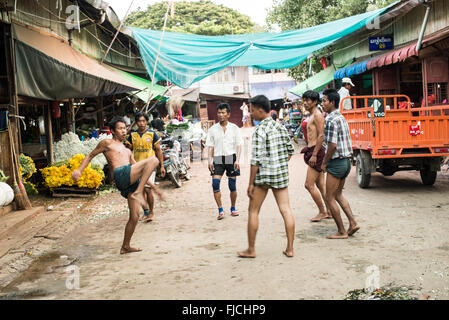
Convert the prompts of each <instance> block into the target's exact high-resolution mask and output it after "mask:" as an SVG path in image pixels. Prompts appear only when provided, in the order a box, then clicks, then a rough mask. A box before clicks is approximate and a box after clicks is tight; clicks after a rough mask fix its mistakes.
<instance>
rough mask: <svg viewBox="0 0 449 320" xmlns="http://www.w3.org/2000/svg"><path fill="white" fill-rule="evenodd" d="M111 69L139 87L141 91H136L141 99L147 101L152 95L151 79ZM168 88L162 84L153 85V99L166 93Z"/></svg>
mask: <svg viewBox="0 0 449 320" xmlns="http://www.w3.org/2000/svg"><path fill="white" fill-rule="evenodd" d="M111 69H112V70H113V71H114V72H115V73H117V74H118V75H119V76H120V77H122V78H123V79H125V80H127V81H128V82H129V83H131V84H132V85H133V86H134V87H136V88H138V89H139V91H134V92H135V95H136V97H138V98H139V99H140V100H142V101H144V102H147V101H148V98H149V95H150V89H151V81H149V80H146V79H143V78H141V77H138V76H135V75H133V74H131V73H128V72H125V71H122V70H119V69H116V68H112V67H111ZM166 90H167V89H166V88H165V87H163V86H160V85H158V84H155V85H153V91H152V94H151V99H156V98H158V97H160V96H162V95H164V94H165V92H166Z"/></svg>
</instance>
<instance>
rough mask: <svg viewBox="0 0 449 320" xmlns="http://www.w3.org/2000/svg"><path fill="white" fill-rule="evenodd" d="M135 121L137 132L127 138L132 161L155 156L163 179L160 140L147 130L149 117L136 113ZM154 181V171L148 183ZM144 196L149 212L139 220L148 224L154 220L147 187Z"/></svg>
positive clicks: (150, 192) (149, 188)
mask: <svg viewBox="0 0 449 320" xmlns="http://www.w3.org/2000/svg"><path fill="white" fill-rule="evenodd" d="M135 121H136V123H137V127H138V129H137V131H134V132H131V134H130V135H129V137H128V143H129V146H130V147H131V150H133V155H134V159H135V160H136V162H140V161H142V160H145V159H148V158H151V157H154V156H155V155H156V157H157V158H158V160H159V163H160V165H161V176H162V177H164V176H165V168H164V156H163V154H162V149H161V146H160V144H159V142H160V141H161V138H160V137H159V136H158V135H157V133H156V132H154V131H153V130H150V129H148V128H147V125H148V121H149V117H148V115H147V114H146V113H142V112H139V113H137V114H136V116H135ZM155 179H156V170H155V171H154V172H153V173H152V174H151V176H150V182H151V183H152V184H154V182H155ZM145 194H146V198H147V201H148V205H149V210H145V211H144V216H143V217H142V219H141V220H143V221H144V222H150V221H152V220H153V219H154V195H153V192H152V190H151V187H150V186H148V185H145Z"/></svg>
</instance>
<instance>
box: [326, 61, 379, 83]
mask: <svg viewBox="0 0 449 320" xmlns="http://www.w3.org/2000/svg"><path fill="white" fill-rule="evenodd" d="M369 60H370V59H368V60H365V61H363V62H359V63H355V64H353V65H350V66H348V67H345V68H342V69H339V70H337V71H336V72H335V73H334V78H335V79H343V78H345V77H352V76H354V75H356V74H361V73H364V72H365V71H366V70H367V64H368V61H369Z"/></svg>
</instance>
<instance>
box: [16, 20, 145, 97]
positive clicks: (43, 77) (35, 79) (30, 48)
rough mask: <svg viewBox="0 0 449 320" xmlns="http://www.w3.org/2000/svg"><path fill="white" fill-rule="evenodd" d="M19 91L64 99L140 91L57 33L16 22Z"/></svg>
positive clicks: (21, 93) (20, 93)
mask: <svg viewBox="0 0 449 320" xmlns="http://www.w3.org/2000/svg"><path fill="white" fill-rule="evenodd" d="M13 32H14V38H15V39H16V41H14V45H15V56H16V69H17V92H18V94H19V95H22V96H27V97H32V98H38V99H44V100H63V99H68V98H89V97H100V96H108V95H113V94H119V93H126V92H130V91H136V90H138V89H139V88H138V87H137V86H135V85H134V84H133V83H131V82H130V81H128V80H127V79H125V77H123V76H121V75H120V74H119V73H117V72H114V70H113V69H112V68H111V67H108V66H106V65H101V64H99V63H98V62H97V61H96V60H94V59H92V58H89V57H87V56H85V55H84V54H82V53H81V52H79V51H77V50H75V49H74V48H72V47H71V46H69V44H68V43H66V42H63V41H61V39H57V38H55V37H53V36H50V35H46V34H42V33H40V32H37V31H34V30H31V29H29V28H24V27H22V26H19V25H16V24H14V25H13Z"/></svg>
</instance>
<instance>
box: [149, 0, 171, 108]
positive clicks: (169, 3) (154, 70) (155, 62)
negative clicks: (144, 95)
mask: <svg viewBox="0 0 449 320" xmlns="http://www.w3.org/2000/svg"><path fill="white" fill-rule="evenodd" d="M172 4H173V1H171V2H168V3H167V11H166V12H165V18H164V27H163V28H162V35H161V40H160V41H159V47H158V49H157V54H156V59H155V60H154V67H153V76H152V77H151V87H150V94H149V95H148V100H147V103H146V104H145V107H144V112H147V109H148V106H149V105H150V101H151V95H152V94H153V86H154V82H155V79H154V78H155V76H156V67H157V63H158V61H159V54H160V53H161V46H162V41H163V40H164V35H165V29H166V28H167V20H168V13H169V12H170V9H172V8H173V6H172ZM172 12H173V9H172Z"/></svg>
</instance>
